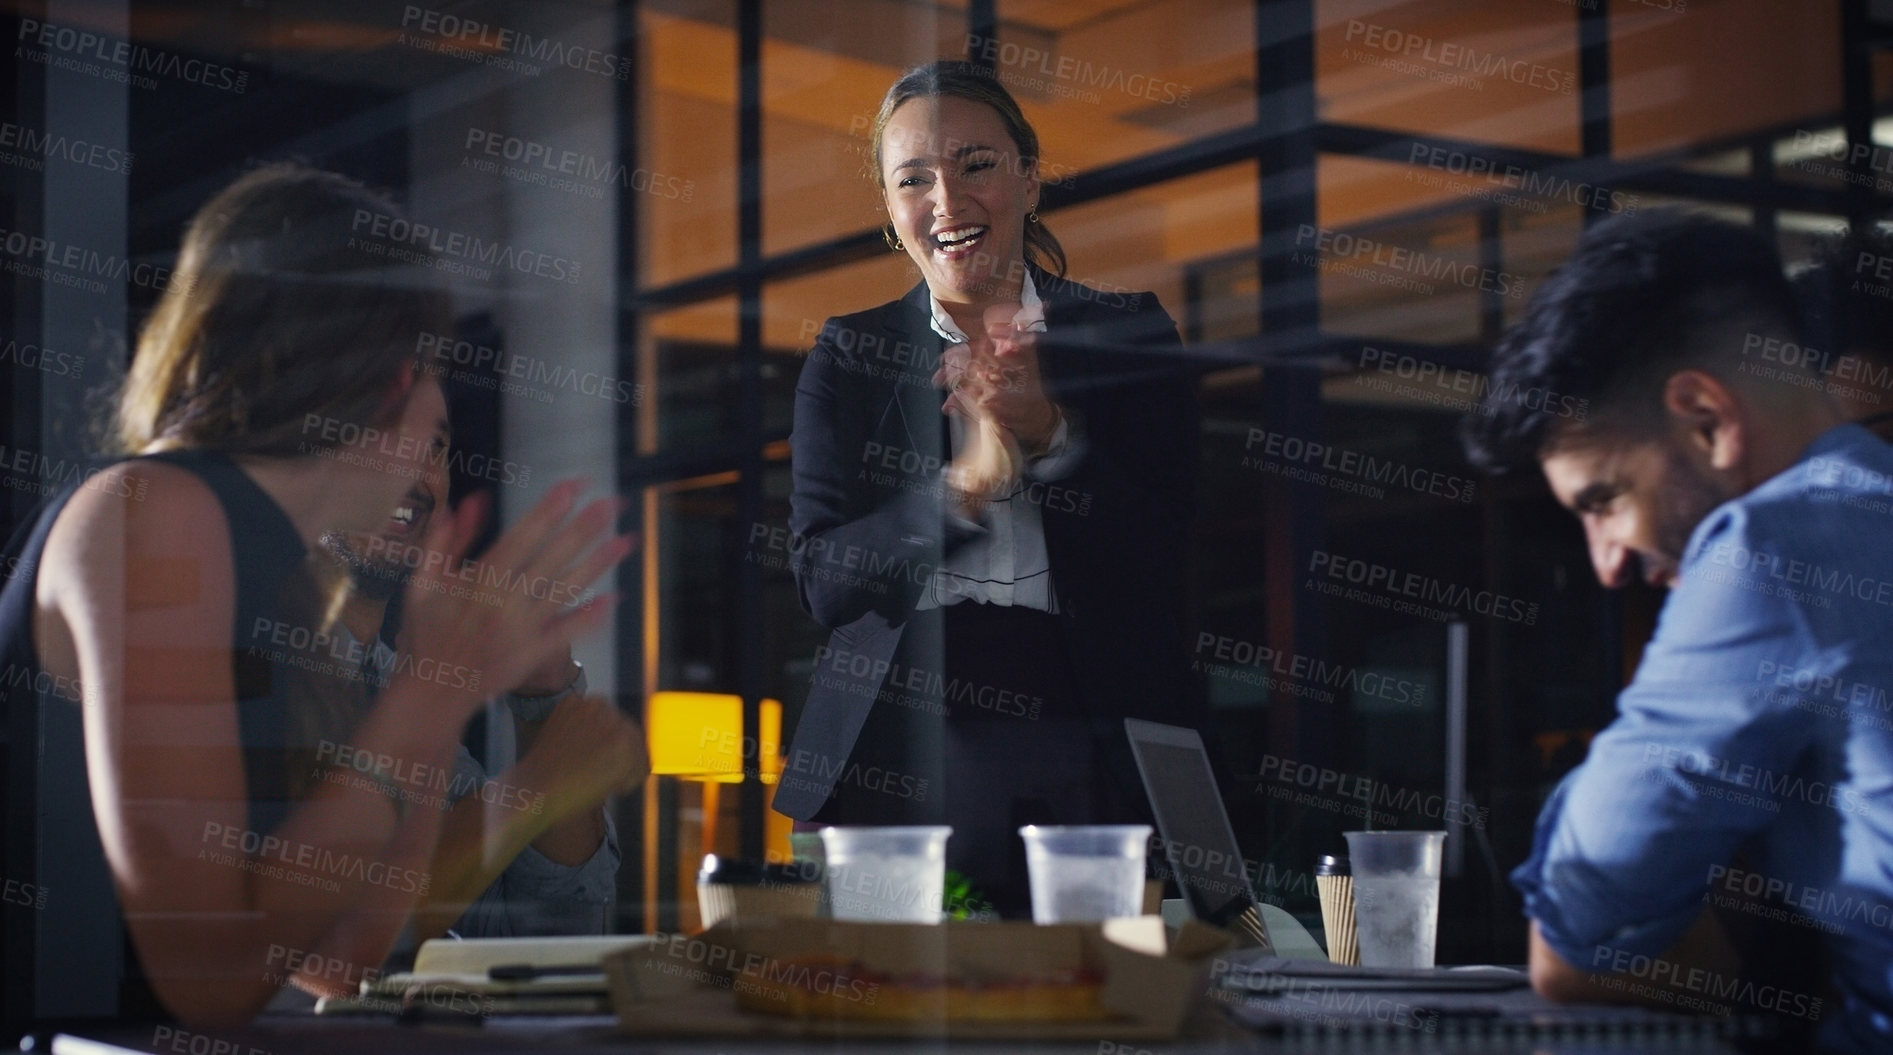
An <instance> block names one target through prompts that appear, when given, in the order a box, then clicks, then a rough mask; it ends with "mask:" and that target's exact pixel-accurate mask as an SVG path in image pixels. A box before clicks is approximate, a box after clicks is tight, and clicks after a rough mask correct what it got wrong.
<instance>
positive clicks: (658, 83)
mask: <svg viewBox="0 0 1893 1055" xmlns="http://www.w3.org/2000/svg"><path fill="white" fill-rule="evenodd" d="M734 12H735V5H734V3H733V2H732V0H663V2H661V3H655V4H641V5H639V9H638V27H639V38H640V41H641V50H640V52H639V60H638V80H639V89H640V90H639V91H638V92H637V99H638V155H637V156H638V164H639V167H640V168H642V169H643V170H645V171H646V172H647V173H649V174H650V177H651V179H652V182H653V185H654V186H663V187H665V188H667V189H677V191H678V193H677V197H675V198H671V197H669V196H668V190H667V191H666V193H665V194H664V195H658V194H654V195H653V196H652V198H651V199H650V200H649V204H647V203H645V202H644V200H642V199H641V200H640V205H641V206H642V207H641V208H640V209H639V212H638V242H639V246H638V248H639V253H638V258H639V259H638V273H637V279H638V282H639V283H640V284H641V285H642V286H644V287H645V288H650V287H653V286H662V285H666V284H668V283H671V282H675V281H677V280H678V279H682V278H687V277H689V276H691V275H698V274H702V273H704V272H706V271H715V270H718V269H721V268H726V267H731V266H734V265H735V263H736V34H735V31H734V29H733V28H732V26H733V25H734V23H735V14H734ZM678 181H681V182H678ZM685 189H687V190H688V196H687V197H686V196H685V193H684V191H685ZM653 206H661V207H653Z"/></svg>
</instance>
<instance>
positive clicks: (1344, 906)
mask: <svg viewBox="0 0 1893 1055" xmlns="http://www.w3.org/2000/svg"><path fill="white" fill-rule="evenodd" d="M1315 889H1316V890H1317V891H1318V892H1319V893H1320V895H1321V927H1322V929H1323V930H1325V931H1327V933H1328V961H1329V962H1330V963H1338V964H1344V965H1346V966H1349V967H1357V966H1359V965H1360V962H1361V951H1360V945H1359V943H1358V942H1357V941H1356V937H1355V931H1354V877H1353V876H1352V875H1350V874H1348V863H1347V858H1345V857H1339V856H1334V855H1329V856H1325V857H1323V858H1322V859H1321V860H1320V861H1319V862H1318V863H1317V864H1316V865H1315Z"/></svg>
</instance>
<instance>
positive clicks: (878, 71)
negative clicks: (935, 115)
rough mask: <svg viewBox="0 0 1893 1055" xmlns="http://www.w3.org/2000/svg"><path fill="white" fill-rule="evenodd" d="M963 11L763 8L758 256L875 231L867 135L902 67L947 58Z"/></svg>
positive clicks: (858, 2) (878, 215) (869, 0)
mask: <svg viewBox="0 0 1893 1055" xmlns="http://www.w3.org/2000/svg"><path fill="white" fill-rule="evenodd" d="M965 36H966V16H965V15H964V14H960V13H955V12H946V11H937V10H935V9H934V8H932V7H928V6H922V5H916V4H898V3H889V2H888V0H840V2H836V3H822V4H784V3H772V4H768V5H766V6H765V7H764V9H763V37H764V40H763V53H762V78H763V90H762V97H763V133H762V136H763V154H764V162H763V167H762V178H763V250H764V252H769V253H777V252H782V251H783V250H787V249H793V248H796V247H799V246H804V245H808V244H810V243H814V242H824V241H828V240H830V239H834V238H839V237H842V236H843V235H849V234H853V233H855V232H857V231H861V230H867V229H873V228H875V227H879V226H880V225H881V222H882V221H883V219H884V218H885V217H884V214H883V211H882V208H881V199H880V193H879V191H878V187H879V184H878V182H877V181H876V180H875V179H873V178H872V176H873V174H872V168H871V164H870V162H869V161H868V157H869V154H868V149H869V143H868V132H869V130H870V129H871V128H872V127H873V124H874V115H875V112H876V111H877V110H878V109H879V108H880V105H881V97H882V96H883V95H885V94H886V92H887V89H888V86H889V85H891V84H893V83H894V81H895V80H896V79H897V78H899V77H900V75H901V73H902V71H904V70H905V69H907V67H909V66H914V65H918V64H920V63H922V62H927V61H929V60H931V59H933V58H934V57H936V56H939V55H950V54H953V53H954V51H955V49H957V48H958V47H959V46H960V45H961V42H962V41H963V40H964V39H965Z"/></svg>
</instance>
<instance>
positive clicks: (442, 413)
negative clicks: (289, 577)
mask: <svg viewBox="0 0 1893 1055" xmlns="http://www.w3.org/2000/svg"><path fill="white" fill-rule="evenodd" d="M424 430H431V432H430V431H424ZM401 435H402V437H403V441H404V442H403V444H402V446H403V448H404V449H406V450H411V451H414V452H416V456H412V457H408V458H406V459H404V461H405V462H407V463H408V464H407V471H408V472H410V473H412V479H413V483H412V485H411V486H410V487H409V488H408V489H407V492H406V493H405V494H404V495H402V496H401V498H400V499H399V502H398V504H397V505H396V506H395V507H394V509H393V511H392V512H390V513H389V514H388V515H387V517H386V519H385V520H384V521H383V522H382V523H381V525H380V526H379V527H378V528H376V529H374V530H372V531H332V532H329V533H328V534H325V535H323V536H322V544H323V545H324V546H326V547H327V548H328V550H329V552H331V553H333V554H334V555H335V557H336V559H337V560H339V561H341V562H342V564H343V565H345V566H346V567H347V568H348V571H349V577H350V578H351V579H352V580H353V582H354V585H355V589H356V590H357V591H358V592H360V593H362V594H363V595H365V596H368V597H371V598H373V599H375V600H383V601H385V600H387V599H389V598H391V597H393V596H394V595H395V594H396V593H398V592H400V590H401V588H402V587H403V586H405V585H406V584H407V578H408V572H409V569H410V567H411V566H412V564H413V563H414V561H413V557H412V554H411V551H412V549H413V547H415V546H417V545H419V544H420V541H421V540H422V539H423V538H426V537H427V526H428V523H429V521H430V520H431V519H432V517H433V513H434V510H435V508H436V507H437V506H439V505H440V504H441V503H442V502H445V501H446V500H447V456H448V444H449V443H450V442H451V441H452V439H453V433H452V430H451V428H450V426H449V425H448V422H447V403H446V399H445V397H444V396H443V395H442V394H441V392H440V385H439V383H438V382H436V381H435V380H434V379H433V378H431V377H429V378H424V379H423V381H422V383H421V384H419V385H417V386H416V390H415V392H414V395H413V398H411V399H409V401H408V406H407V409H406V411H405V412H404V413H403V415H402V422H401ZM420 452H424V453H420Z"/></svg>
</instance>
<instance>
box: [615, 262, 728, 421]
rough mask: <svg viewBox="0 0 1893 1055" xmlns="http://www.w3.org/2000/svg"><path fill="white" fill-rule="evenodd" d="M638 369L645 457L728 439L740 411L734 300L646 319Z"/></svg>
mask: <svg viewBox="0 0 1893 1055" xmlns="http://www.w3.org/2000/svg"><path fill="white" fill-rule="evenodd" d="M637 363H638V375H639V376H638V380H639V383H640V384H641V385H642V386H643V389H642V390H643V392H644V393H645V399H644V403H643V407H642V409H641V411H640V413H639V415H638V436H637V450H638V452H639V453H640V454H655V453H657V452H658V451H660V450H667V449H670V448H672V447H676V446H679V445H686V444H692V443H710V442H715V441H717V440H721V439H724V438H726V437H727V436H728V435H729V434H730V431H731V429H732V428H733V424H732V422H733V420H734V419H733V415H734V413H735V410H736V395H735V393H736V385H737V372H736V371H737V366H736V300H735V298H733V297H723V298H720V299H717V300H713V301H706V302H704V303H701V304H692V305H690V306H688V307H683V308H677V309H673V310H671V311H666V312H660V313H656V314H653V315H649V316H647V317H646V318H645V320H644V326H643V333H642V334H641V335H640V339H639V342H638V358H637Z"/></svg>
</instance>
